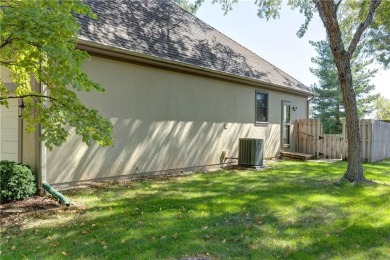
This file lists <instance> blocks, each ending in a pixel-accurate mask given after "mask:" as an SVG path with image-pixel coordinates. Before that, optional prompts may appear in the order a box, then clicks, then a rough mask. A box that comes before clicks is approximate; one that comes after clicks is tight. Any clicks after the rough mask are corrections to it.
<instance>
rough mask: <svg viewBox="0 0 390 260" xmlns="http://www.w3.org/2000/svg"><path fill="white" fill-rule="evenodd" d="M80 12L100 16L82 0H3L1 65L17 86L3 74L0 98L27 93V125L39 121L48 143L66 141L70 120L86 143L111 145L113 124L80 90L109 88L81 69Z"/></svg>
mask: <svg viewBox="0 0 390 260" xmlns="http://www.w3.org/2000/svg"><path fill="white" fill-rule="evenodd" d="M75 15H86V16H89V17H92V18H95V15H94V14H93V13H92V12H91V10H90V8H89V7H88V6H86V5H85V4H84V3H83V2H82V1H81V0H72V1H67V0H65V1H45V0H35V1H31V0H13V1H10V0H5V1H0V66H2V67H5V68H7V69H8V70H9V71H10V76H11V78H12V80H13V83H14V84H15V87H16V89H15V90H14V92H13V93H10V91H9V89H7V88H6V87H5V85H4V82H3V81H2V80H1V79H0V103H1V105H4V106H7V104H8V100H9V99H11V98H18V99H22V100H23V105H24V109H23V111H22V118H23V119H24V122H25V124H26V130H27V131H28V132H33V131H35V129H36V127H37V126H38V125H40V126H41V128H42V133H41V140H42V141H44V142H45V144H46V146H47V147H48V148H49V149H51V148H52V147H53V146H59V145H61V144H62V143H63V142H65V140H66V138H67V136H68V135H69V133H68V131H67V130H66V127H67V126H72V127H74V128H75V130H76V133H77V134H78V135H80V136H81V137H82V140H83V141H84V142H85V143H87V144H91V143H92V142H93V141H97V143H98V144H99V145H102V146H109V145H112V136H111V132H112V124H111V123H110V122H109V121H108V120H106V119H103V118H102V117H101V116H100V115H99V114H98V112H97V110H95V109H92V108H88V107H86V106H85V105H83V104H82V103H81V102H80V100H79V99H78V98H77V95H76V92H78V91H86V92H89V91H99V92H103V91H104V89H103V88H102V87H101V86H100V85H99V84H97V83H95V82H93V81H91V80H90V79H89V78H88V76H87V75H86V73H84V72H83V70H82V69H81V66H82V64H83V62H84V61H85V60H86V59H87V58H89V56H88V54H87V53H86V52H84V51H81V50H78V49H76V44H77V33H78V29H79V25H78V21H77V18H76V17H75ZM35 82H36V83H35ZM38 86H39V87H38ZM40 88H41V89H40Z"/></svg>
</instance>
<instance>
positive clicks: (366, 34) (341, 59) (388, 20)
mask: <svg viewBox="0 0 390 260" xmlns="http://www.w3.org/2000/svg"><path fill="white" fill-rule="evenodd" d="M203 1H204V0H197V1H196V3H197V4H199V3H202V2H203ZM213 2H214V3H215V2H218V3H220V4H222V8H223V9H224V10H225V12H227V11H229V10H231V9H232V6H233V4H234V3H236V2H238V1H237V0H213ZM255 3H256V4H257V6H258V12H257V13H258V16H259V17H260V18H266V19H267V20H268V19H270V18H279V11H280V9H281V6H282V0H255ZM287 4H288V5H289V6H290V8H291V9H293V10H298V11H299V12H300V13H302V14H303V15H304V16H305V22H304V23H303V25H302V26H301V28H300V29H299V31H298V32H297V35H298V36H299V37H301V36H303V35H304V33H305V32H306V30H307V28H308V25H309V23H310V21H311V19H312V18H313V17H314V15H316V14H318V15H319V17H320V19H321V21H322V23H323V25H324V27H325V29H326V32H327V35H328V44H329V47H330V50H331V52H332V55H333V61H334V63H335V65H336V68H337V77H338V81H339V86H340V89H341V93H342V96H343V103H344V109H345V115H346V122H347V125H348V127H347V138H348V167H347V171H346V173H345V174H344V179H347V180H350V181H355V182H363V181H365V178H364V175H363V162H362V158H361V154H362V148H361V144H360V131H359V117H358V110H357V103H356V94H355V90H354V87H353V82H352V70H351V59H352V57H353V55H354V52H355V50H356V48H358V47H361V48H363V50H364V52H365V54H366V55H370V56H372V57H374V58H375V60H376V61H377V62H380V63H381V64H383V65H384V66H385V67H388V66H389V65H390V48H389V46H390V44H389V41H390V37H389V36H390V16H389V13H390V1H386V0H384V1H382V0H372V1H369V0H345V1H343V0H289V1H288V3H287ZM341 25H343V26H346V28H347V30H346V31H344V30H341ZM343 29H344V28H343ZM344 33H347V34H348V35H351V37H345V35H344Z"/></svg>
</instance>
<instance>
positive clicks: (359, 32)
mask: <svg viewBox="0 0 390 260" xmlns="http://www.w3.org/2000/svg"><path fill="white" fill-rule="evenodd" d="M381 2H382V0H372V1H371V6H370V10H369V11H368V14H367V17H366V19H365V20H364V22H363V23H361V24H359V26H358V28H357V30H356V32H355V35H354V36H353V38H352V41H351V43H350V44H349V48H348V53H349V55H350V56H352V54H353V52H354V51H355V49H356V46H357V44H358V43H359V41H360V38H361V36H362V34H363V32H364V31H365V30H366V29H367V27H368V26H369V25H370V23H371V22H372V20H373V18H374V13H375V10H376V9H377V8H378V6H379V5H380V4H381Z"/></svg>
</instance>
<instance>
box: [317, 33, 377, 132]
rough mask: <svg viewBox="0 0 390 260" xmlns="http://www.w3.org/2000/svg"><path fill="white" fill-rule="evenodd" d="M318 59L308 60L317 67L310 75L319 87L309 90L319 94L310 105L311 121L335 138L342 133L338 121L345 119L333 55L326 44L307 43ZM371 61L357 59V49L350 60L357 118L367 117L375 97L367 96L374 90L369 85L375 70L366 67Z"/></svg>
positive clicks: (358, 52) (321, 42)
mask: <svg viewBox="0 0 390 260" xmlns="http://www.w3.org/2000/svg"><path fill="white" fill-rule="evenodd" d="M311 44H312V45H313V46H314V47H315V49H316V51H317V53H318V56H317V57H315V58H312V62H313V63H314V64H316V65H317V67H316V68H311V69H310V71H311V72H312V73H313V74H314V75H316V76H317V77H318V80H319V85H316V84H314V85H313V86H312V90H313V91H314V92H316V93H318V94H319V96H318V97H315V98H314V100H313V101H312V104H313V117H314V118H319V119H320V120H321V122H322V126H323V131H324V133H328V134H338V133H341V131H342V121H341V119H342V118H345V109H344V105H343V98H342V94H341V89H340V87H339V79H338V72H337V68H336V65H335V63H334V61H333V55H332V52H331V50H330V48H329V44H328V43H327V42H326V41H318V42H311ZM371 62H372V61H371V60H367V59H366V60H365V59H364V58H363V57H362V55H361V49H359V48H357V49H356V51H355V54H354V56H353V58H352V60H351V65H352V66H351V70H352V75H353V76H352V79H353V86H354V90H355V94H356V102H357V109H358V116H359V118H363V117H364V116H367V115H369V114H370V113H371V111H372V108H373V105H374V104H373V103H374V101H375V100H376V99H377V98H378V94H371V93H372V91H373V90H374V89H375V86H374V85H373V84H371V83H370V80H371V78H373V77H374V76H375V73H376V70H370V69H368V68H367V66H368V65H369V64H370V63H371Z"/></svg>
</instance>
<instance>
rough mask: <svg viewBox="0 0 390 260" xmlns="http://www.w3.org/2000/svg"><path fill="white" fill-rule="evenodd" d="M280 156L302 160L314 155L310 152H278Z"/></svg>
mask: <svg viewBox="0 0 390 260" xmlns="http://www.w3.org/2000/svg"><path fill="white" fill-rule="evenodd" d="M280 156H281V157H287V158H292V159H298V160H302V161H306V160H310V159H312V158H313V157H314V156H313V155H312V154H306V153H296V152H280Z"/></svg>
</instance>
